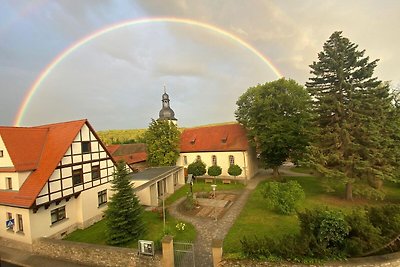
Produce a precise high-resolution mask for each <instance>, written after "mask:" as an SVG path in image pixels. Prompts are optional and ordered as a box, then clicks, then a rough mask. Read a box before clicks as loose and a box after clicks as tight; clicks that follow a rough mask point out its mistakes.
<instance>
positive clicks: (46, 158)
mask: <svg viewBox="0 0 400 267" xmlns="http://www.w3.org/2000/svg"><path fill="white" fill-rule="evenodd" d="M85 123H86V124H87V125H88V127H89V128H90V129H92V128H91V126H90V125H89V123H88V122H87V120H78V121H71V122H63V123H56V124H48V125H43V126H37V127H29V128H20V127H0V135H1V136H2V138H3V141H4V143H5V145H6V147H7V151H8V152H9V153H10V155H11V158H12V161H13V163H14V164H15V168H16V171H19V170H22V169H24V168H23V167H21V166H28V167H29V168H25V169H26V170H33V172H32V173H31V174H30V175H29V176H28V178H27V179H26V180H25V182H24V183H23V185H22V186H21V187H20V189H19V191H16V192H15V191H13V192H10V191H1V192H0V203H1V204H5V205H11V206H18V207H26V208H29V207H31V206H32V205H33V204H34V203H35V200H36V197H37V196H38V195H39V193H40V191H41V190H42V188H43V186H44V185H45V184H46V182H47V180H48V179H49V178H50V176H51V174H52V173H53V172H54V170H55V169H56V167H57V165H58V163H59V162H60V160H61V159H62V157H63V156H64V154H65V153H66V152H67V150H68V148H69V146H70V145H71V143H72V141H73V140H74V139H75V137H76V136H77V134H78V133H79V130H80V129H81V128H82V127H83V125H84V124H85ZM3 135H4V136H3ZM17 141H18V142H17ZM30 149H32V151H29V150H30ZM21 152H23V153H22V154H24V153H28V154H29V155H28V156H24V155H21ZM24 159H27V160H28V161H29V162H28V164H24V162H23V160H24Z"/></svg>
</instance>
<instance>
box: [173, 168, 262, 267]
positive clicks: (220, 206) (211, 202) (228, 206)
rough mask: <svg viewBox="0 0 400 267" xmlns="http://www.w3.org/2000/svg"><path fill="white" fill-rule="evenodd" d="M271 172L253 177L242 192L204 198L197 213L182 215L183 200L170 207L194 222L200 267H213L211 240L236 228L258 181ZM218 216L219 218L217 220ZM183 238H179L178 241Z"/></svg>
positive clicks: (223, 236) (197, 257) (174, 213)
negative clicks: (237, 220) (235, 223)
mask: <svg viewBox="0 0 400 267" xmlns="http://www.w3.org/2000/svg"><path fill="white" fill-rule="evenodd" d="M267 177H268V173H267V172H266V171H260V173H259V174H258V175H257V176H256V177H254V178H253V179H251V180H250V181H249V182H248V183H247V185H246V187H245V188H244V190H243V191H241V192H240V194H234V193H227V192H223V193H220V192H218V191H217V193H216V199H203V200H200V198H198V200H200V202H199V204H200V203H201V204H200V208H199V211H197V212H196V213H195V214H194V215H193V214H191V215H186V214H182V213H180V212H179V211H178V209H177V207H178V206H179V204H180V203H181V202H182V201H184V199H183V198H182V199H180V200H178V201H176V202H175V203H174V204H173V205H171V206H170V207H169V212H170V214H171V215H173V216H174V217H175V218H177V219H180V220H183V221H187V222H190V223H191V224H193V225H194V227H195V228H196V230H197V238H196V240H195V242H194V247H195V261H196V267H210V266H213V265H212V255H211V241H212V240H213V239H221V240H223V239H224V238H225V236H226V234H227V233H228V231H229V229H230V228H231V227H232V225H233V223H234V222H235V220H236V218H237V216H238V215H239V214H240V212H241V210H242V208H243V207H244V205H245V203H246V201H247V199H248V197H249V194H250V192H251V191H253V190H254V189H255V188H256V186H257V184H258V183H259V182H260V181H262V180H265V179H267ZM215 218H217V219H215ZM178 241H179V240H178Z"/></svg>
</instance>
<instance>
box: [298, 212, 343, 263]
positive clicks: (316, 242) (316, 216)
mask: <svg viewBox="0 0 400 267" xmlns="http://www.w3.org/2000/svg"><path fill="white" fill-rule="evenodd" d="M298 216H299V220H300V226H301V236H302V237H303V238H304V239H307V240H308V242H309V244H308V246H309V250H310V251H309V252H310V256H316V257H318V258H335V257H343V256H344V255H343V254H344V253H343V251H344V250H343V248H344V246H345V239H346V238H347V236H348V234H349V231H350V227H349V225H348V223H347V222H346V220H345V217H344V214H343V213H342V212H341V211H338V210H329V209H327V208H326V209H316V210H306V211H305V212H302V213H298Z"/></svg>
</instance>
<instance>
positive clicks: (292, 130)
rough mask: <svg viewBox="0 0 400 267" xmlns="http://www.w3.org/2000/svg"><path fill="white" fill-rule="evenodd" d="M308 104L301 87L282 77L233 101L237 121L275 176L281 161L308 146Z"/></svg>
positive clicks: (248, 91)
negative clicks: (235, 107) (245, 130)
mask: <svg viewBox="0 0 400 267" xmlns="http://www.w3.org/2000/svg"><path fill="white" fill-rule="evenodd" d="M310 101H311V100H310V97H309V95H308V93H307V91H306V90H305V89H304V88H303V87H302V86H301V85H299V84H298V83H296V82H295V81H294V80H290V79H289V80H286V79H284V78H282V79H279V80H277V81H273V82H269V83H266V84H263V85H257V86H255V87H251V88H249V89H248V90H247V91H246V92H245V93H244V94H243V95H242V96H241V97H240V98H239V100H238V101H237V102H236V104H237V105H238V109H237V110H236V112H235V115H236V118H237V120H238V121H239V122H240V123H241V124H243V125H244V126H245V127H246V129H247V131H248V135H249V139H250V141H251V142H252V143H253V144H255V145H256V147H257V150H258V152H259V153H260V157H261V160H262V162H263V163H264V165H265V166H266V167H269V168H273V170H274V174H275V176H278V168H279V167H280V166H281V165H282V163H283V162H284V161H286V160H287V159H289V158H290V156H291V155H292V154H294V153H295V154H296V155H299V154H301V153H303V152H305V149H306V147H307V145H308V144H309V141H310V140H309V136H310V118H311V113H310Z"/></svg>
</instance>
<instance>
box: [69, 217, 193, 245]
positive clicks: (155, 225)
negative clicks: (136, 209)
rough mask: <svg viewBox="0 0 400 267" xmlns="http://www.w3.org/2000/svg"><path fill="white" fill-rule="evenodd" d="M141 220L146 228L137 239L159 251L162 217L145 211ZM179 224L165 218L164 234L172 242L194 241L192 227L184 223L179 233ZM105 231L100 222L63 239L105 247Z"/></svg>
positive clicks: (170, 218) (169, 218) (176, 221)
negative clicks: (168, 236) (184, 225)
mask: <svg viewBox="0 0 400 267" xmlns="http://www.w3.org/2000/svg"><path fill="white" fill-rule="evenodd" d="M143 219H144V222H145V225H146V227H147V231H146V233H144V234H143V235H142V236H140V237H139V239H144V240H152V241H154V242H155V244H156V248H157V249H159V248H160V241H161V239H162V237H163V236H164V231H163V220H162V217H161V216H160V215H159V214H158V213H155V212H151V211H145V212H144V216H143ZM179 222H181V221H178V220H176V219H175V218H173V217H171V216H167V220H166V233H167V234H170V235H172V236H174V240H178V241H194V239H195V238H196V231H195V229H194V227H193V225H191V224H190V223H185V224H186V227H185V230H183V231H179V230H178V229H177V228H176V225H177V224H178V223H179ZM105 231H106V223H105V220H101V221H99V222H97V223H95V224H94V225H92V226H90V227H88V228H86V229H84V230H81V229H79V230H76V231H74V232H73V233H71V234H69V235H68V236H67V237H65V238H64V239H65V240H70V241H76V242H84V243H92V244H99V245H105V244H106V238H105ZM137 241H138V240H133V241H131V242H129V243H128V244H126V245H125V247H130V248H137Z"/></svg>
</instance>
